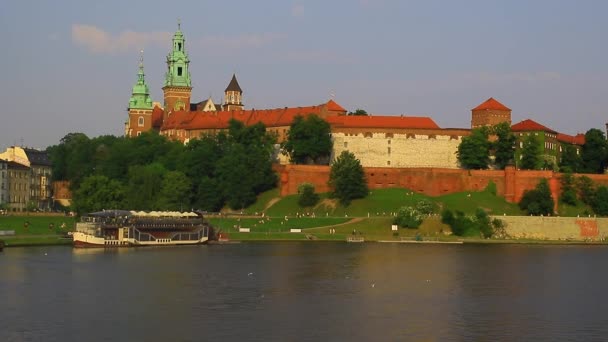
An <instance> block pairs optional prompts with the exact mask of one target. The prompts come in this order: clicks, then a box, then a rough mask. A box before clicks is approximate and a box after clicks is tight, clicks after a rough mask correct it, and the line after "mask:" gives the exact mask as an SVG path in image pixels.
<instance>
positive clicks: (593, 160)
mask: <svg viewBox="0 0 608 342" xmlns="http://www.w3.org/2000/svg"><path fill="white" fill-rule="evenodd" d="M490 137H494V139H490ZM516 141H517V139H516V137H515V135H514V134H513V133H512V132H511V127H510V126H509V124H508V123H506V122H503V123H500V124H498V125H495V126H493V127H480V128H476V129H473V130H472V131H471V135H470V136H468V137H464V138H463V139H462V142H461V143H460V145H459V146H458V152H457V153H458V161H459V162H460V165H461V166H462V167H463V168H465V169H487V168H489V167H495V168H497V169H501V170H502V169H504V168H505V166H507V165H509V164H514V163H515V143H516ZM520 155H521V159H520V160H519V161H518V162H517V164H518V167H519V168H521V169H524V170H541V169H559V170H561V171H562V172H581V173H604V170H605V169H606V167H607V166H608V141H606V137H605V136H604V132H602V131H601V130H599V129H596V128H593V129H590V130H589V131H587V133H586V134H585V144H584V145H583V146H582V149H581V152H580V154H579V152H578V150H577V149H576V147H575V146H574V145H570V144H563V145H562V149H561V151H560V152H559V153H557V156H559V160H556V161H557V163H558V165H553V164H554V162H553V160H551V159H549V158H547V156H546V155H545V151H544V148H543V144H542V142H540V141H539V137H538V136H537V135H536V134H530V135H526V136H524V138H523V141H522V147H521V154H520ZM491 156H494V160H493V161H492V158H491Z"/></svg>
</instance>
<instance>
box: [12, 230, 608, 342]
mask: <svg viewBox="0 0 608 342" xmlns="http://www.w3.org/2000/svg"><path fill="white" fill-rule="evenodd" d="M606 260H608V247H602V246H536V245H409V244H382V243H363V244H347V243H323V242H313V243H311V242H284V243H243V244H234V245H208V246H188V247H160V248H154V247H150V248H139V249H136V248H133V249H118V250H103V249H72V248H70V247H61V246H57V247H30V248H8V249H5V250H4V252H3V253H0V294H1V296H0V299H1V302H0V341H410V340H411V341H562V340H564V341H602V340H604V341H605V340H607V339H608V320H607V319H606V318H607V317H608V316H607V313H608V310H607V309H606V303H608V291H607V288H608V287H607V286H608V268H607V267H606Z"/></svg>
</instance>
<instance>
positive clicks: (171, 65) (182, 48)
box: [165, 23, 192, 87]
mask: <svg viewBox="0 0 608 342" xmlns="http://www.w3.org/2000/svg"><path fill="white" fill-rule="evenodd" d="M189 65H190V59H189V58H188V54H187V53H186V39H185V38H184V34H183V33H182V31H181V25H180V24H179V23H178V27H177V31H176V32H175V34H174V35H173V49H172V50H171V52H170V53H169V54H168V55H167V72H166V73H165V87H191V86H192V83H191V81H190V71H189V69H188V67H189Z"/></svg>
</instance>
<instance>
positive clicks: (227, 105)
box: [224, 74, 243, 110]
mask: <svg viewBox="0 0 608 342" xmlns="http://www.w3.org/2000/svg"><path fill="white" fill-rule="evenodd" d="M224 110H243V90H242V89H241V86H239V82H238V81H237V80H236V74H232V79H231V80H230V83H229V84H228V87H226V90H225V91H224Z"/></svg>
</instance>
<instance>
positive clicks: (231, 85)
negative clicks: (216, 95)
mask: <svg viewBox="0 0 608 342" xmlns="http://www.w3.org/2000/svg"><path fill="white" fill-rule="evenodd" d="M225 91H238V92H239V93H241V94H242V93H243V90H241V87H240V86H239V82H238V81H237V80H236V74H232V79H231V80H230V83H229V84H228V87H226V90H225Z"/></svg>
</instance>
